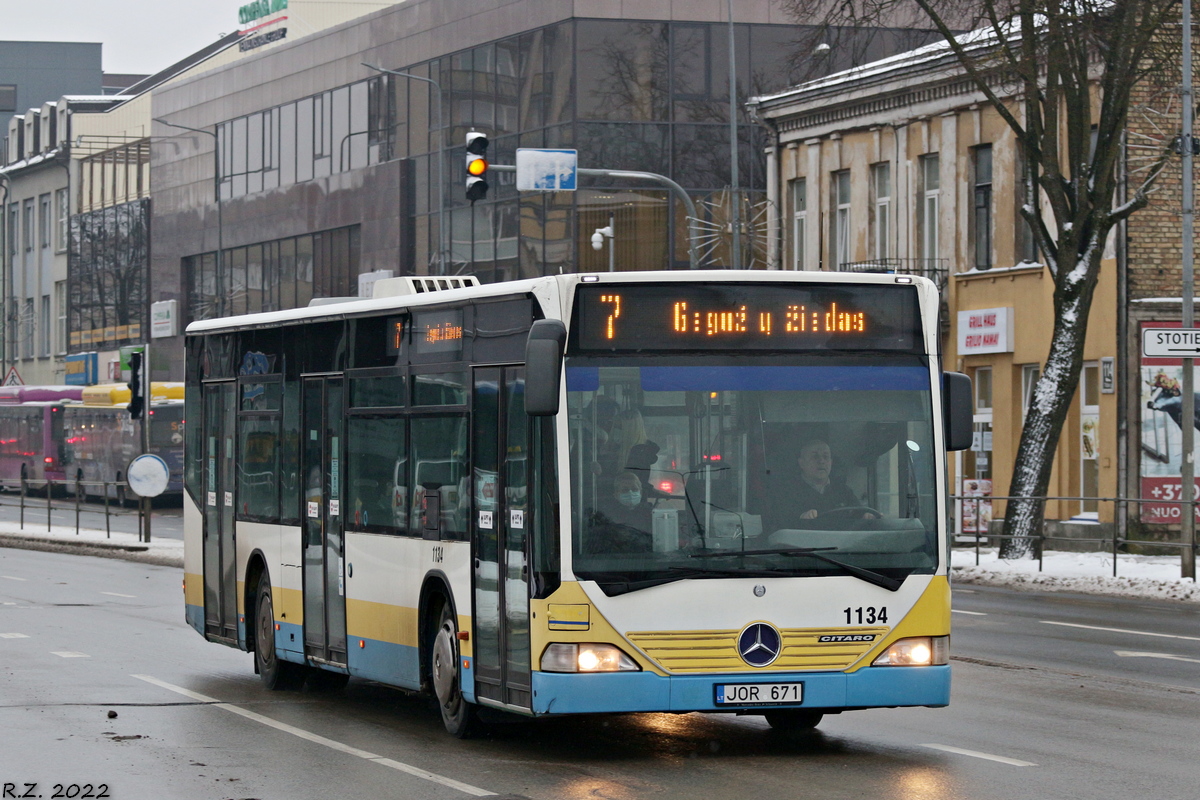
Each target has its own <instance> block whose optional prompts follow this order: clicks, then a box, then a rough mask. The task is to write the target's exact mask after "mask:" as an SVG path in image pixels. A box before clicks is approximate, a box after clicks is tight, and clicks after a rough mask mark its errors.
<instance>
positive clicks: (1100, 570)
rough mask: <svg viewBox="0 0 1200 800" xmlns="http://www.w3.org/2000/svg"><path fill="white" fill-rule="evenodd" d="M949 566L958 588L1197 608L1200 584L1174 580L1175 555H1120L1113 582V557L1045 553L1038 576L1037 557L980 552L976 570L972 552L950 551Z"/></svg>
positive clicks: (1176, 570)
mask: <svg viewBox="0 0 1200 800" xmlns="http://www.w3.org/2000/svg"><path fill="white" fill-rule="evenodd" d="M950 563H951V565H952V567H953V569H954V571H953V575H952V580H953V581H954V582H955V583H959V584H964V583H973V584H981V585H984V586H1002V587H1005V588H1009V589H1023V590H1026V591H1042V592H1080V593H1083V594H1104V595H1115V596H1119V597H1144V598H1149V599H1154V600H1183V601H1186V602H1191V603H1200V584H1198V583H1196V582H1195V581H1192V580H1190V579H1189V580H1185V579H1183V578H1180V577H1179V572H1180V558H1179V556H1136V555H1130V554H1128V553H1121V554H1120V555H1119V556H1118V557H1117V577H1115V578H1114V577H1113V557H1112V553H1062V552H1057V551H1049V550H1048V551H1046V552H1045V554H1044V557H1043V559H1042V569H1041V572H1039V571H1038V562H1037V559H1036V558H1028V559H1017V560H1003V559H1001V558H1000V557H999V555H998V554H997V551H996V548H994V547H984V548H980V551H979V565H978V566H976V565H975V548H973V547H970V548H955V549H954V550H953V551H952V552H951V556H950Z"/></svg>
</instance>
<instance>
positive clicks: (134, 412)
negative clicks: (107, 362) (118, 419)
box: [128, 353, 145, 419]
mask: <svg viewBox="0 0 1200 800" xmlns="http://www.w3.org/2000/svg"><path fill="white" fill-rule="evenodd" d="M128 386H129V418H130V419H141V418H142V409H143V406H144V405H145V400H144V398H143V397H142V354H141V353H130V354H129V383H128Z"/></svg>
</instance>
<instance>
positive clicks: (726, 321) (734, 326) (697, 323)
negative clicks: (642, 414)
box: [607, 301, 867, 339]
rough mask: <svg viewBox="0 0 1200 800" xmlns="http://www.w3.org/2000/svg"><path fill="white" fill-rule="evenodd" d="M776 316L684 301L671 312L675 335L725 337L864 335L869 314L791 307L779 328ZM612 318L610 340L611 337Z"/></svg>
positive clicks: (832, 305)
mask: <svg viewBox="0 0 1200 800" xmlns="http://www.w3.org/2000/svg"><path fill="white" fill-rule="evenodd" d="M775 316H776V314H775V313H773V312H770V311H756V312H751V311H749V310H748V309H747V308H746V306H739V307H738V308H737V309H735V310H730V311H708V310H703V311H695V310H692V309H690V308H688V304H687V303H686V302H683V301H679V302H677V303H675V305H674V307H673V308H672V310H671V323H672V329H673V330H674V331H675V332H676V333H699V334H703V335H705V336H721V335H724V334H737V333H746V332H752V333H758V334H761V335H763V336H770V335H771V334H772V332H773V331H775V330H780V331H781V332H783V333H864V332H866V329H867V322H866V314H864V313H863V312H862V311H842V310H841V309H839V308H838V307H837V303H832V304H830V306H829V309H828V310H827V311H810V310H809V309H808V308H807V307H806V306H802V305H789V306H788V307H787V309H786V310H785V311H784V312H783V314H782V316H783V320H782V322H783V325H782V326H776V324H775ZM611 320H612V318H611V317H610V322H609V328H608V331H607V333H608V338H610V339H611V338H612V335H613V334H612V322H611Z"/></svg>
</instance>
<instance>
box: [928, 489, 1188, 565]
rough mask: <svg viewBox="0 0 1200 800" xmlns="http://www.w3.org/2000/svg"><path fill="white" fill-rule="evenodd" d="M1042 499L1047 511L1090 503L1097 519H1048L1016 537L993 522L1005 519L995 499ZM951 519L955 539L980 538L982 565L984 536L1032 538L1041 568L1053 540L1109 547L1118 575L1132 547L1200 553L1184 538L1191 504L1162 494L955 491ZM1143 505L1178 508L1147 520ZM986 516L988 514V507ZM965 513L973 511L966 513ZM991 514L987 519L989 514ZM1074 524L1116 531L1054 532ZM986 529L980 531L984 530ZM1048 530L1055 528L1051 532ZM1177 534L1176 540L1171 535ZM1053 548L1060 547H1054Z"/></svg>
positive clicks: (1000, 541)
mask: <svg viewBox="0 0 1200 800" xmlns="http://www.w3.org/2000/svg"><path fill="white" fill-rule="evenodd" d="M1030 499H1032V500H1036V501H1040V502H1041V503H1042V507H1043V509H1044V508H1045V505H1046V504H1047V503H1071V504H1076V505H1078V506H1083V505H1084V504H1085V503H1086V504H1087V505H1089V506H1093V507H1094V508H1095V509H1096V510H1095V511H1093V512H1084V511H1081V512H1080V514H1081V515H1082V514H1095V518H1094V519H1093V518H1091V517H1083V516H1075V517H1070V518H1067V519H1043V520H1042V521H1041V524H1040V525H1039V526H1038V532H1037V533H1036V534H1035V535H1031V536H1011V535H1007V534H1004V533H1002V532H998V531H996V530H994V527H995V526H994V525H993V523H1000V522H1002V521H1003V518H1002V517H997V518H995V519H992V517H991V511H992V503H993V502H1002V503H1007V502H1010V501H1014V500H1016V501H1026V500H1030ZM950 500H951V501H952V502H951V510H950V513H951V518H950V520H949V523H950V524H949V530H950V531H951V532H952V535H953V537H954V538H955V539H956V540H958V541H959V542H960V543H961V541H962V539H963V538H965V537H972V538H974V540H975V542H974V544H975V564H976V565H977V566H978V564H979V556H980V546H981V544H982V543H983V541H984V540H987V541H989V542H990V541H993V540H994V541H996V543H997V544H999V545H1000V546H1001V547H1002V546H1003V543H1004V542H1005V541H1008V540H1015V539H1024V540H1027V541H1029V542H1030V544H1031V547H1032V548H1033V549H1034V550H1035V551H1036V553H1037V561H1038V571H1039V572H1040V571H1041V570H1042V568H1043V552H1044V551H1045V550H1046V543H1047V542H1050V543H1053V542H1070V543H1073V544H1089V543H1090V544H1094V545H1097V550H1099V549H1100V546H1101V545H1103V546H1105V548H1106V549H1107V550H1108V551H1109V552H1111V554H1112V569H1113V577H1114V578H1115V577H1117V562H1118V559H1117V556H1118V555H1119V554H1120V553H1121V552H1123V551H1125V552H1127V551H1128V548H1129V547H1130V546H1133V547H1142V548H1160V547H1161V548H1166V549H1171V550H1177V551H1178V552H1179V553H1180V556H1181V558H1182V557H1184V556H1185V555H1186V554H1187V552H1188V551H1189V550H1190V551H1191V557H1192V559H1193V560H1194V559H1195V558H1196V556H1197V554H1198V553H1200V546H1198V545H1197V543H1191V544H1189V543H1187V542H1184V541H1182V539H1181V538H1180V537H1181V534H1180V531H1179V519H1180V517H1181V515H1182V509H1181V508H1180V507H1181V506H1184V505H1188V504H1185V503H1184V502H1183V501H1182V500H1162V499H1158V498H1144V497H1083V496H1066V495H1047V496H1045V497H1040V498H1029V497H1016V496H1012V495H984V496H973V495H951V496H950ZM1106 504H1107V505H1108V506H1109V507H1110V510H1111V511H1112V512H1113V513H1111V514H1104V515H1102V514H1100V510H1101V509H1102V508H1103V506H1104V505H1106ZM1190 505H1191V507H1192V513H1193V515H1194V514H1195V513H1196V507H1197V505H1200V500H1194V501H1192V502H1191V503H1190ZM1143 506H1156V507H1158V508H1155V509H1153V513H1155V514H1161V513H1162V510H1163V508H1164V507H1165V508H1167V509H1177V510H1178V511H1179V513H1176V514H1175V515H1174V516H1173V517H1171V518H1169V519H1157V518H1155V519H1150V520H1147V519H1145V514H1144V513H1143ZM985 509H986V511H987V512H988V513H987V514H986V515H985V514H983V512H984V511H985ZM1131 510H1135V511H1136V513H1135V514H1134V515H1132V516H1131V514H1130V511H1131ZM964 512H971V513H969V514H964ZM985 516H986V520H987V521H986V522H985V521H984V518H985ZM966 519H971V520H973V522H974V527H975V530H971V531H968V530H963V523H964V520H966ZM1064 525H1065V526H1071V528H1078V529H1086V528H1089V527H1093V526H1094V527H1095V528H1096V529H1097V531H1098V532H1104V530H1105V528H1106V526H1107V527H1108V528H1109V529H1110V530H1109V532H1108V533H1107V534H1106V535H1102V536H1079V535H1071V536H1065V535H1062V533H1058V534H1056V533H1054V532H1053V531H1056V530H1057V531H1062V530H1063V526H1064ZM981 527H982V528H983V530H980V528H981ZM1047 528H1049V529H1050V530H1051V531H1052V532H1051V533H1049V534H1048V533H1047ZM1131 532H1134V533H1137V532H1142V533H1143V535H1144V534H1145V533H1159V534H1162V536H1163V538H1155V539H1147V538H1135V537H1134V536H1131V535H1129V534H1130V533H1131ZM1171 534H1174V536H1175V537H1176V540H1174V541H1173V540H1171V539H1170V538H1166V537H1168V536H1170V535H1171ZM1050 549H1054V548H1053V547H1051V548H1050Z"/></svg>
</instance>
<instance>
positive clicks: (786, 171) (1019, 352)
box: [751, 46, 1119, 533]
mask: <svg viewBox="0 0 1200 800" xmlns="http://www.w3.org/2000/svg"><path fill="white" fill-rule="evenodd" d="M751 106H752V109H753V110H754V112H755V114H756V115H757V117H758V118H759V120H760V121H761V122H762V123H763V125H764V126H765V127H766V128H767V129H768V131H769V132H770V133H769V141H770V144H769V147H768V197H769V199H770V201H771V202H772V203H773V204H774V206H775V207H776V208H777V209H778V214H776V215H775V217H774V220H775V224H776V225H777V226H778V227H777V229H776V230H773V231H770V232H769V233H768V240H769V241H770V242H771V243H772V245H773V246H772V249H771V255H770V256H769V260H770V261H771V262H772V264H771V265H772V266H773V267H775V268H779V269H797V270H837V271H879V270H888V271H896V272H904V273H913V274H920V275H924V276H926V277H929V278H932V279H933V280H935V281H936V282H937V283H938V284H939V286H940V288H941V289H942V292H943V298H944V302H943V317H942V334H943V336H942V342H943V368H944V369H946V370H955V371H961V372H965V373H967V374H968V375H970V376H971V378H972V379H973V381H974V385H975V393H976V404H975V405H976V409H975V429H976V436H975V443H974V446H973V447H972V449H971V450H970V451H968V452H965V453H961V454H956V455H955V457H953V458H952V460H951V462H950V469H951V474H952V480H953V481H954V484H953V486H954V487H955V489H956V494H960V495H963V494H965V495H974V494H980V495H991V496H995V497H1003V496H1004V495H1005V494H1006V493H1007V491H1008V485H1009V481H1010V478H1011V475H1012V468H1013V460H1014V458H1015V455H1016V450H1017V445H1018V443H1019V441H1020V435H1021V427H1022V420H1023V415H1024V409H1025V408H1026V407H1027V406H1028V402H1029V398H1030V396H1031V392H1032V387H1033V385H1034V382H1035V381H1036V379H1037V377H1038V376H1039V374H1040V370H1041V365H1042V364H1043V363H1044V361H1045V359H1046V356H1047V353H1048V351H1049V346H1050V336H1051V332H1052V328H1053V322H1054V311H1053V300H1052V297H1053V290H1054V282H1053V278H1052V277H1051V275H1050V273H1049V271H1048V270H1047V269H1046V267H1045V266H1044V265H1043V264H1042V263H1040V262H1039V260H1038V255H1037V252H1036V250H1035V248H1034V245H1033V242H1032V237H1031V236H1030V235H1029V233H1028V230H1027V225H1026V223H1025V221H1024V220H1023V219H1022V218H1021V217H1020V215H1019V213H1018V207H1019V204H1020V196H1021V180H1022V166H1021V154H1020V151H1019V149H1018V146H1017V142H1016V140H1015V138H1014V136H1013V133H1012V131H1011V129H1010V128H1009V127H1008V125H1007V124H1005V122H1004V121H1003V120H1002V119H1001V118H1000V116H999V115H998V114H997V113H996V112H995V110H994V109H993V108H992V107H991V106H990V105H989V104H988V102H987V101H986V100H985V99H984V97H983V95H982V94H981V93H980V92H979V91H978V90H977V89H976V88H975V87H974V85H973V84H972V83H971V81H970V80H968V79H967V78H966V77H965V76H964V75H963V74H962V71H961V69H960V68H959V67H958V64H957V61H956V60H955V59H954V57H953V56H952V55H951V54H949V53H948V52H947V51H946V50H945V49H942V48H939V47H936V46H934V47H929V48H923V49H922V50H918V51H914V52H912V53H908V54H904V55H901V56H897V57H894V58H891V59H886V60H884V61H880V62H876V63H873V64H868V65H865V66H863V67H860V68H857V69H854V70H849V71H847V72H843V73H838V74H835V75H831V76H828V77H826V78H823V79H821V80H817V81H813V82H810V83H807V84H803V85H800V86H797V87H794V88H792V89H790V90H788V91H786V92H782V93H779V94H776V95H772V96H768V97H760V98H755V99H754V100H753V101H752V102H751ZM1014 107H1015V106H1014ZM1018 113H1019V111H1018ZM1117 273H1118V269H1117V258H1116V250H1115V248H1114V247H1113V244H1112V242H1110V244H1109V247H1108V249H1107V251H1106V253H1105V263H1104V265H1103V268H1102V272H1101V278H1100V283H1099V285H1098V287H1097V290H1096V294H1095V299H1094V302H1093V305H1092V311H1091V317H1090V321H1089V327H1088V335H1087V342H1086V347H1085V351H1084V362H1085V363H1084V367H1083V373H1082V375H1081V379H1080V389H1079V391H1078V392H1077V396H1076V399H1075V401H1074V404H1073V405H1074V407H1073V409H1072V411H1071V414H1070V417H1069V418H1068V420H1067V423H1066V426H1065V428H1064V430H1063V433H1062V439H1061V442H1060V445H1059V449H1058V453H1057V456H1056V459H1055V464H1054V473H1053V476H1052V478H1051V482H1050V487H1049V490H1048V493H1049V495H1050V496H1052V497H1053V496H1057V497H1061V498H1082V497H1091V498H1095V497H1113V496H1114V495H1115V494H1116V493H1117V486H1118V480H1117V476H1118V463H1119V459H1118V457H1117V431H1118V426H1117V394H1116V389H1117V382H1116V373H1115V369H1114V366H1115V357H1116V356H1117V328H1118V325H1117V321H1118V314H1117V307H1118V299H1117V290H1116V287H1117V285H1118V283H1117ZM965 505H966V511H965V513H961V512H960V525H961V526H962V527H961V530H962V531H963V532H968V533H969V532H972V531H975V530H979V529H981V528H983V527H984V525H983V523H984V522H986V519H987V518H988V517H989V514H992V513H994V515H995V516H996V517H997V518H999V517H1001V516H1002V515H1003V508H1004V506H1003V503H1002V502H1000V501H996V502H994V503H990V504H989V503H981V504H980V507H979V517H982V518H983V520H982V521H981V520H977V519H976V517H975V513H974V509H975V504H974V503H966V504H965ZM1113 512H1114V507H1113V504H1112V503H1106V502H1096V501H1094V500H1080V499H1071V500H1065V499H1064V500H1060V501H1055V502H1051V503H1049V504H1048V505H1047V508H1046V518H1047V519H1059V520H1066V519H1071V518H1076V519H1077V520H1080V521H1088V522H1090V521H1091V520H1096V519H1098V520H1099V521H1101V522H1107V521H1111V520H1112V519H1113Z"/></svg>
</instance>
